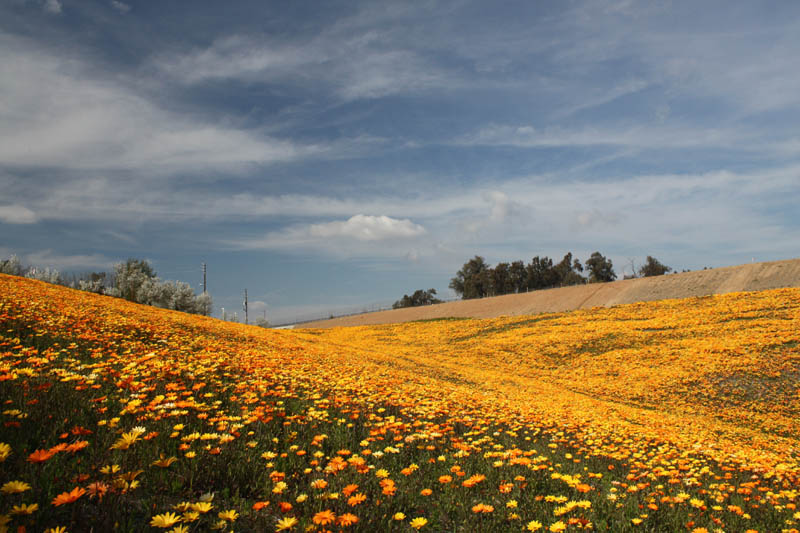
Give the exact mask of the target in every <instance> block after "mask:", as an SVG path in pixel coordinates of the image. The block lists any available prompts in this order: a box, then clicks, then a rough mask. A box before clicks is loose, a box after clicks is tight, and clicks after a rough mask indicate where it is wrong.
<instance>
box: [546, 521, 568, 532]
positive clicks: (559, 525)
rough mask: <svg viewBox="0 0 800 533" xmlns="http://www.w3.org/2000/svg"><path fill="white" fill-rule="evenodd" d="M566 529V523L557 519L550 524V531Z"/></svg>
mask: <svg viewBox="0 0 800 533" xmlns="http://www.w3.org/2000/svg"><path fill="white" fill-rule="evenodd" d="M565 529H567V524H565V523H564V522H562V521H561V520H559V521H558V522H556V523H554V524H550V531H551V533H558V532H559V531H564V530H565Z"/></svg>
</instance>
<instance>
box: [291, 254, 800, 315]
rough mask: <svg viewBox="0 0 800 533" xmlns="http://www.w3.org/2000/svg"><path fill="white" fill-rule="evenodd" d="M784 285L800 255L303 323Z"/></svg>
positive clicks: (535, 308)
mask: <svg viewBox="0 0 800 533" xmlns="http://www.w3.org/2000/svg"><path fill="white" fill-rule="evenodd" d="M780 287H800V259H788V260H784V261H773V262H769V263H752V264H746V265H739V266H733V267H724V268H715V269H711V270H698V271H695V272H683V273H680V274H668V275H666V276H658V277H652V278H638V279H629V280H622V281H615V282H612V283H602V284H592V285H579V286H574V287H564V288H561V289H549V290H542V291H534V292H528V293H524V294H507V295H504V296H495V297H494V298H482V299H479V300H459V301H456V302H447V303H443V304H438V305H429V306H425V307H411V308H405V309H393V310H391V311H378V312H376V313H364V314H361V315H353V316H347V317H341V318H334V319H331V320H320V321H316V322H308V323H305V324H302V326H300V327H303V328H333V327H337V326H363V325H369V324H391V323H397V322H409V321H412V320H425V319H434V318H447V317H471V318H491V317H496V316H502V315H510V316H513V315H532V314H536V313H550V312H559V311H571V310H573V309H586V308H591V307H611V306H613V305H620V304H627V303H634V302H649V301H653V300H664V299H668V298H689V297H692V296H706V295H709V294H723V293H727V292H739V291H759V290H765V289H777V288H780Z"/></svg>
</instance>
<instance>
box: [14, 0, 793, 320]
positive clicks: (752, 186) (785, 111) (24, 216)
mask: <svg viewBox="0 0 800 533" xmlns="http://www.w3.org/2000/svg"><path fill="white" fill-rule="evenodd" d="M798 35H800V3H798V2H794V1H785V2H770V3H769V4H763V3H757V2H731V1H720V2H715V1H708V2H694V1H686V2H677V1H676V2H634V1H587V2H582V1H537V2H530V1H519V2H502V3H497V2H481V1H474V2H468V1H465V2H461V1H456V2H445V1H436V2H424V1H420V2H407V3H406V2H393V1H392V2H376V1H365V2H358V1H353V0H347V1H341V2H339V1H330V2H306V1H299V0H294V1H289V0H285V1H264V0H253V1H246V0H243V1H237V2H219V1H218V0H213V1H203V0H197V1H193V2H164V1H141V2H137V1H134V0H127V1H122V0H112V1H108V0H97V1H93V0H81V1H77V0H2V1H0V257H7V256H9V255H10V254H12V253H15V254H17V255H18V256H19V257H20V258H22V259H23V262H25V263H27V264H31V265H36V266H41V267H45V266H50V267H54V268H58V269H59V270H61V271H62V272H86V271H91V270H104V269H105V270H107V269H110V268H112V267H113V265H114V264H115V263H117V262H119V261H121V260H124V259H126V258H128V257H136V258H145V259H147V260H149V261H150V262H151V263H152V264H153V266H154V268H155V270H156V272H157V273H158V275H159V276H160V277H161V278H162V279H175V280H181V281H185V282H187V283H190V284H191V285H192V286H193V287H195V288H196V289H197V290H201V289H202V271H201V264H202V263H206V264H207V269H208V270H207V272H208V274H207V280H208V291H209V292H210V293H211V295H212V297H213V299H214V304H215V310H214V314H215V316H220V314H221V312H222V308H223V307H224V308H225V309H226V312H227V314H228V315H230V314H232V313H233V312H237V314H238V317H239V318H240V319H242V318H243V317H242V315H243V313H242V292H243V290H244V289H247V290H248V299H249V310H250V318H251V320H252V319H253V317H259V316H264V315H265V316H266V317H267V319H268V320H270V321H271V322H273V323H283V322H291V321H294V320H301V319H310V318H314V317H327V316H329V315H330V314H339V313H346V312H355V311H361V310H367V309H375V308H378V307H380V306H387V305H391V303H392V302H393V301H395V300H397V299H399V298H400V297H402V295H403V294H410V293H412V292H413V291H414V290H416V289H428V288H434V289H436V290H437V291H438V294H439V296H440V297H443V298H455V296H456V295H455V294H454V293H453V292H452V290H450V289H449V288H448V284H449V281H450V278H451V277H453V276H454V275H455V273H456V271H457V270H458V269H459V268H460V267H461V266H462V265H463V264H464V263H465V262H466V261H467V260H468V259H470V258H471V257H473V256H475V255H481V256H483V257H484V258H485V259H486V260H487V261H488V262H489V263H491V264H496V263H497V262H500V261H508V262H510V261H514V260H520V259H521V260H524V261H526V262H528V261H530V259H531V258H532V257H533V256H536V255H538V256H542V255H546V256H549V257H552V258H554V259H556V260H559V259H560V258H561V257H563V255H565V254H566V253H567V252H572V253H573V254H574V255H575V256H576V257H577V258H579V259H581V260H582V261H585V260H586V259H588V257H589V255H591V253H592V252H594V251H600V252H601V253H602V254H603V255H605V256H606V257H608V258H609V259H611V260H612V262H613V264H614V269H615V271H616V273H617V275H618V276H619V277H620V278H622V277H623V275H625V274H630V273H631V272H632V266H639V265H641V264H642V262H643V261H644V258H645V257H646V256H648V255H652V256H655V257H656V258H658V259H659V260H660V261H661V262H662V263H665V264H667V265H669V266H671V267H673V268H675V269H676V270H678V271H680V270H684V269H691V270H695V269H701V268H703V267H718V266H727V265H735V264H741V263H749V262H751V261H771V260H779V259H788V258H795V257H798V256H800V252H798V250H800V208H798V205H800V128H798V124H800V68H798V66H797V65H798V62H797V58H798V57H800V39H799V38H798Z"/></svg>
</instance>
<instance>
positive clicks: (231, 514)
mask: <svg viewBox="0 0 800 533" xmlns="http://www.w3.org/2000/svg"><path fill="white" fill-rule="evenodd" d="M217 516H218V517H220V518H221V519H222V520H226V521H228V522H234V521H235V520H236V519H237V518H239V513H237V512H236V509H230V510H228V511H220V512H219V513H217Z"/></svg>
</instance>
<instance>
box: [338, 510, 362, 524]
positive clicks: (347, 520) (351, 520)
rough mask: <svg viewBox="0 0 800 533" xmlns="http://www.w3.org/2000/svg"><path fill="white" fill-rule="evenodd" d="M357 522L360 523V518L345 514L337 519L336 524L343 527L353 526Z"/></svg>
mask: <svg viewBox="0 0 800 533" xmlns="http://www.w3.org/2000/svg"><path fill="white" fill-rule="evenodd" d="M356 522H358V517H357V516H356V515H354V514H351V513H344V514H342V515H339V517H338V518H336V523H337V524H339V526H341V527H347V526H352V525H353V524H355V523H356Z"/></svg>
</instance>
